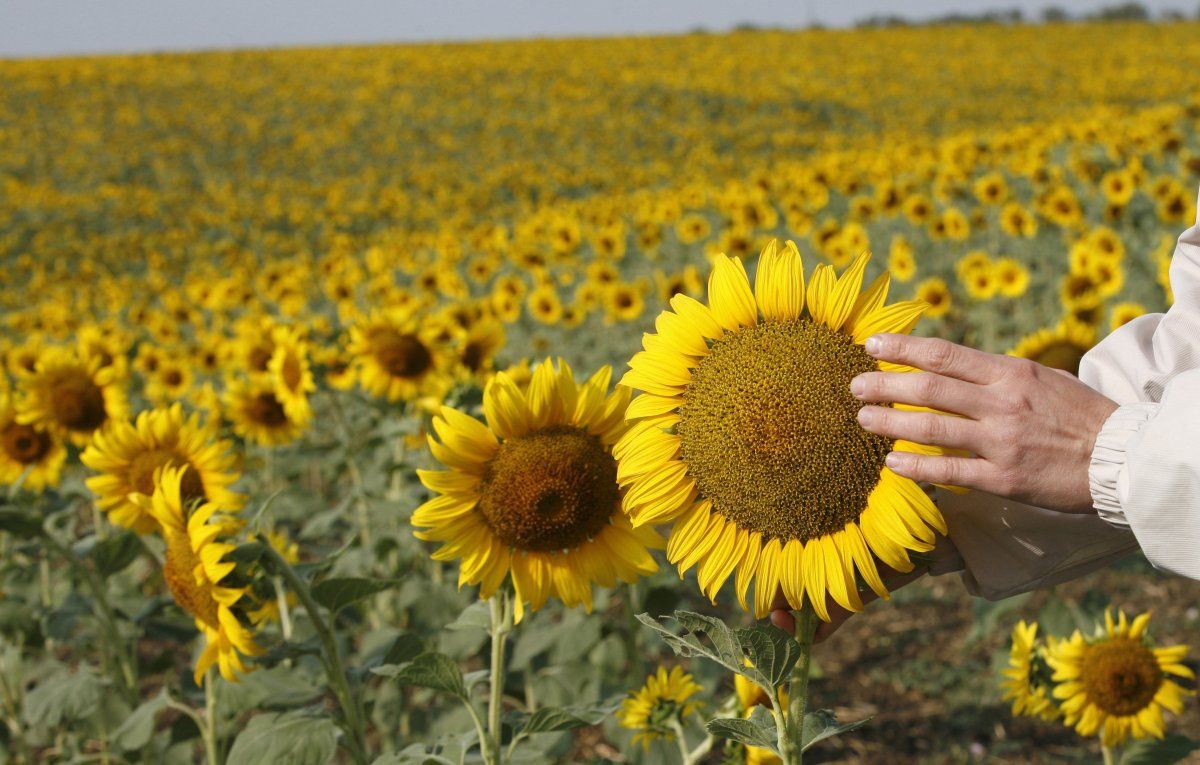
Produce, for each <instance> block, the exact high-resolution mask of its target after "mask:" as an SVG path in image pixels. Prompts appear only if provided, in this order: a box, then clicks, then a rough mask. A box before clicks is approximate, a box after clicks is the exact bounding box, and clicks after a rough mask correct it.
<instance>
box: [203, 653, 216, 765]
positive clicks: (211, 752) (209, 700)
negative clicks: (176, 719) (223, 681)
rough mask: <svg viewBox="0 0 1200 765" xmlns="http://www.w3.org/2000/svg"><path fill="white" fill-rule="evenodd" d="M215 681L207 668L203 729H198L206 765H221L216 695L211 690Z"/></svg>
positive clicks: (214, 677) (214, 675)
mask: <svg viewBox="0 0 1200 765" xmlns="http://www.w3.org/2000/svg"><path fill="white" fill-rule="evenodd" d="M216 680H217V676H216V673H215V672H213V670H212V667H209V668H208V674H207V675H205V677H204V727H203V728H201V729H200V732H201V734H203V736H204V751H205V752H206V755H207V762H208V765H221V751H220V749H219V748H218V745H217V693H216V690H215V689H214V688H213V685H215V684H216Z"/></svg>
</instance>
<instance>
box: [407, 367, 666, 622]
mask: <svg viewBox="0 0 1200 765" xmlns="http://www.w3.org/2000/svg"><path fill="white" fill-rule="evenodd" d="M610 375H611V371H610V370H609V368H608V367H603V368H602V369H600V370H599V371H598V372H596V374H594V375H593V376H592V377H591V379H589V380H588V381H587V382H586V383H585V384H583V385H577V384H576V382H575V378H574V376H573V375H572V373H571V369H570V368H569V367H568V366H567V365H566V363H565V362H562V361H561V360H560V361H559V368H558V371H555V369H554V365H553V364H552V363H551V362H550V360H549V359H547V360H546V361H545V362H544V363H542V364H540V365H539V366H538V367H537V368H536V369H535V370H534V373H533V378H532V380H531V381H530V384H529V388H528V390H525V391H522V390H521V389H520V388H519V387H518V386H517V383H516V382H514V380H513V379H512V378H511V377H510V376H509V375H508V374H507V373H505V372H499V373H497V374H496V375H495V376H494V377H493V378H492V379H491V380H490V381H489V382H488V384H487V386H486V388H485V389H484V396H483V412H484V416H485V418H486V419H487V424H486V425H485V424H483V423H481V422H480V421H479V420H476V419H475V418H473V417H471V416H469V415H466V414H463V413H462V412H459V411H457V410H455V409H452V408H450V407H445V406H444V407H442V409H441V413H440V414H439V415H438V416H436V417H434V419H433V430H434V432H435V433H436V434H437V437H436V438H434V436H433V435H430V436H429V448H430V450H431V451H432V452H433V456H434V457H436V458H437V459H438V461H440V462H441V463H442V464H443V465H445V466H446V467H447V468H449V470H441V471H431V470H420V471H418V473H417V474H418V476H419V477H420V479H421V482H422V483H423V484H424V485H425V487H426V488H428V489H429V490H430V491H433V492H436V493H437V495H438V496H435V497H434V498H433V499H430V500H429V501H428V502H426V503H425V504H424V505H422V506H421V507H419V508H417V510H416V511H415V512H414V513H413V517H412V524H413V526H415V527H417V529H418V530H417V531H416V532H415V535H416V536H417V537H418V538H419V539H425V540H429V541H434V542H442V543H443V545H442V547H440V548H439V549H438V550H437V551H436V552H434V553H433V557H434V559H436V560H452V559H456V558H460V559H461V569H460V572H459V585H460V586H461V585H464V584H479V585H480V589H479V596H480V597H481V598H490V597H491V596H492V595H493V594H494V593H495V591H496V588H497V587H499V586H500V585H501V583H502V582H503V581H504V580H505V577H507V576H508V575H509V574H510V573H511V575H512V582H513V587H514V589H515V590H516V601H517V602H516V617H517V619H518V620H519V619H520V618H521V615H522V614H523V613H524V603H526V602H528V603H529V604H530V607H531V609H532V610H535V611H536V610H537V609H539V608H541V607H542V606H543V605H544V604H545V602H546V599H547V598H549V597H551V596H553V597H556V598H558V599H560V600H562V601H563V602H564V603H565V604H566V605H567V606H570V607H574V606H578V605H582V606H583V607H584V608H585V609H587V610H588V611H590V610H591V607H592V590H591V586H592V583H596V584H599V585H600V586H602V587H612V586H614V585H615V584H616V581H617V580H618V579H620V580H621V581H625V582H632V581H636V580H637V579H638V577H640V576H645V575H647V574H650V573H653V572H654V571H657V570H658V564H656V563H655V562H654V559H653V558H652V557H651V556H650V554H649V552H647V549H646V548H647V547H662V546H663V540H662V538H661V537H659V536H658V534H656V533H655V532H654V531H653V530H651V529H639V530H635V529H633V528H632V527H631V526H630V524H629V521H628V520H626V518H625V516H624V515H622V514H621V495H620V489H619V488H618V486H617V465H616V462H615V461H614V460H613V457H612V445H613V444H614V443H615V442H616V440H617V439H618V438H620V436H621V435H622V434H623V433H624V432H625V428H626V426H625V422H624V419H623V417H624V414H625V407H626V405H627V404H628V402H629V391H628V390H627V389H625V388H618V389H617V390H616V391H615V392H613V393H611V394H609V393H608V387H609V378H610Z"/></svg>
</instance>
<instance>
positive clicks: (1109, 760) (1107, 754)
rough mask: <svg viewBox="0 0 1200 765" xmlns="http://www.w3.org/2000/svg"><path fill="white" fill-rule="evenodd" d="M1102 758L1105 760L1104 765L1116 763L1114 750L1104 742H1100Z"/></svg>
mask: <svg viewBox="0 0 1200 765" xmlns="http://www.w3.org/2000/svg"><path fill="white" fill-rule="evenodd" d="M1100 756H1101V757H1103V758H1104V765H1113V763H1114V762H1115V760H1114V759H1113V751H1112V749H1110V748H1108V747H1107V746H1105V745H1104V741H1103V740H1101V742H1100Z"/></svg>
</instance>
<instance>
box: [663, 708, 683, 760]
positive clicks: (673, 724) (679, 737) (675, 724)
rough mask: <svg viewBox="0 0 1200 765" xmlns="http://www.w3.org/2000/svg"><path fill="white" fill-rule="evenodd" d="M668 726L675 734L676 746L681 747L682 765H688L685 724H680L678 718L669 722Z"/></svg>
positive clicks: (680, 758) (680, 757) (673, 718)
mask: <svg viewBox="0 0 1200 765" xmlns="http://www.w3.org/2000/svg"><path fill="white" fill-rule="evenodd" d="M667 725H669V726H670V728H671V730H672V731H674V732H675V745H676V746H678V747H679V762H680V765H688V745H687V735H686V734H685V733H684V730H683V723H681V722H679V718H678V717H672V718H671V719H670V720H669V721H667Z"/></svg>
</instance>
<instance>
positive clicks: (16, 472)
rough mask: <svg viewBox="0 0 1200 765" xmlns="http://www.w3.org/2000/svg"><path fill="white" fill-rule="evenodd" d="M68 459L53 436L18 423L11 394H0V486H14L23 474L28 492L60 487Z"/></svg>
mask: <svg viewBox="0 0 1200 765" xmlns="http://www.w3.org/2000/svg"><path fill="white" fill-rule="evenodd" d="M66 457H67V450H66V449H65V448H63V445H62V442H61V441H60V440H59V439H58V438H56V437H55V436H54V435H53V434H52V433H50V432H49V431H47V430H46V429H45V428H42V427H40V426H37V425H30V424H27V423H21V422H18V421H17V410H16V407H15V405H14V401H13V397H12V395H11V394H10V393H8V392H7V391H5V392H0V484H5V485H10V486H11V485H12V484H15V483H16V482H17V481H18V480H20V478H21V476H22V475H24V476H25V481H24V483H23V484H22V486H24V487H25V488H26V489H27V490H29V491H32V492H39V491H41V490H42V489H44V488H47V487H52V486H57V485H58V479H59V476H60V475H61V474H62V466H63V462H64V461H65V460H66ZM26 471H28V472H26Z"/></svg>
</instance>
